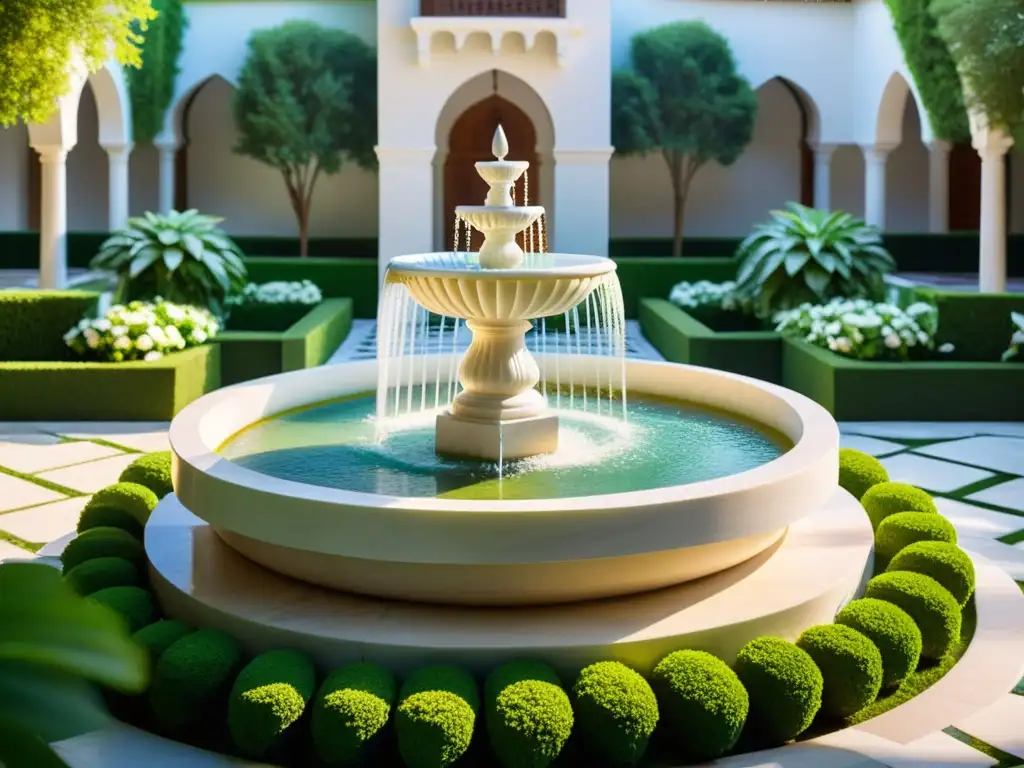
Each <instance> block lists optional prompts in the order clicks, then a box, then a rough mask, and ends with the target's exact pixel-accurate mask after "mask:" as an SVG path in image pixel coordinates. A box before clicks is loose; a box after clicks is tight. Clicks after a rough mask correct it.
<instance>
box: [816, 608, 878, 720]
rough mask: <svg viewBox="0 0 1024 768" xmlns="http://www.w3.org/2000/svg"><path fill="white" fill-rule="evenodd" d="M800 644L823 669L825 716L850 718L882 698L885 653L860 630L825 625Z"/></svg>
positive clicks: (823, 708)
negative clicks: (880, 694)
mask: <svg viewBox="0 0 1024 768" xmlns="http://www.w3.org/2000/svg"><path fill="white" fill-rule="evenodd" d="M796 644H797V647H798V648H802V649H803V650H805V651H807V654H808V655H809V656H810V657H811V658H812V659H814V663H815V664H817V665H818V669H819V670H821V677H822V680H823V681H824V683H825V687H824V689H823V691H822V694H821V711H822V713H823V714H825V715H827V716H829V717H833V718H844V717H849V716H850V715H854V714H856V713H858V712H860V711H861V710H862V709H864V707H866V706H867V705H868V704H870V703H871V702H873V701H874V700H875V699H876V698H878V692H879V691H880V690H881V689H882V654H881V652H880V651H879V650H878V648H877V647H876V646H875V644H874V643H873V642H872V641H871V640H870V639H869V638H867V637H865V636H864V635H862V634H861V633H860V632H858V631H857V630H855V629H853V628H852V627H848V626H846V625H844V624H823V625H821V626H817V627H811V628H810V629H807V630H805V631H804V633H803V634H802V635H800V638H799V639H798V640H797V641H796Z"/></svg>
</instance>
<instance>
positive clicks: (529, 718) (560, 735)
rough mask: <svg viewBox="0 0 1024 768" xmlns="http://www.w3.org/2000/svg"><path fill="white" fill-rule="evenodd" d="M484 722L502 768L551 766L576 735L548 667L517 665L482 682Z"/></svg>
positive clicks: (528, 663)
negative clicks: (572, 735) (573, 734)
mask: <svg viewBox="0 0 1024 768" xmlns="http://www.w3.org/2000/svg"><path fill="white" fill-rule="evenodd" d="M484 720H485V722H486V724H487V736H488V738H489V741H490V744H491V749H492V750H493V752H494V755H495V757H497V758H498V762H499V763H501V765H502V766H504V768H547V766H549V765H551V764H552V763H553V762H554V761H555V760H557V759H558V756H559V755H560V754H561V753H562V749H563V748H564V747H565V745H566V742H568V741H569V736H570V735H571V734H572V727H573V723H574V715H573V711H572V703H571V702H570V701H569V697H568V695H566V693H565V690H564V689H563V688H562V681H561V680H559V678H558V675H557V674H556V673H555V671H554V670H553V669H551V667H549V666H548V665H547V664H542V663H540V662H535V661H513V662H509V663H508V664H505V665H503V666H501V667H498V668H497V669H496V670H494V671H493V672H492V673H491V674H490V675H488V677H487V680H486V682H485V683H484Z"/></svg>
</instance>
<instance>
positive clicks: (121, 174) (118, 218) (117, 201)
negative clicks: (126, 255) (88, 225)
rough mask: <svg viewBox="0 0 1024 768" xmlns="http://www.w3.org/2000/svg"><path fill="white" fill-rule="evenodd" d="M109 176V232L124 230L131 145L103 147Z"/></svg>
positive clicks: (126, 220)
mask: <svg viewBox="0 0 1024 768" xmlns="http://www.w3.org/2000/svg"><path fill="white" fill-rule="evenodd" d="M103 149H105V150H106V152H107V163H108V169H109V174H110V197H109V203H108V207H109V213H108V215H109V224H108V227H109V229H110V231H111V232H116V231H117V230H119V229H122V228H124V226H125V225H126V224H127V223H128V160H129V158H130V157H131V154H132V145H131V144H118V145H113V146H108V147H104V148H103Z"/></svg>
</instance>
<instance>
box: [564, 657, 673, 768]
mask: <svg viewBox="0 0 1024 768" xmlns="http://www.w3.org/2000/svg"><path fill="white" fill-rule="evenodd" d="M572 698H573V704H574V709H575V711H576V723H577V729H578V733H579V735H580V738H581V740H582V743H583V746H584V747H586V749H587V750H588V751H589V752H591V753H592V754H594V755H599V756H600V757H601V758H602V759H603V761H604V762H605V763H607V764H608V765H614V766H631V765H636V764H637V763H638V762H639V761H640V758H641V757H643V755H644V752H646V751H647V744H648V742H649V741H650V738H651V734H653V733H654V729H655V727H656V726H657V725H658V700H657V698H656V697H655V695H654V691H653V690H652V689H651V686H650V685H649V684H648V682H647V681H646V680H644V678H643V677H641V676H640V674H639V673H638V672H636V671H635V670H632V669H630V668H629V667H627V666H626V665H625V664H621V663H620V662H617V661H600V662H598V663H597V664H591V665H590V666H589V667H586V668H585V669H583V671H582V672H580V675H579V677H578V678H577V679H576V684H575V685H574V686H573V690H572Z"/></svg>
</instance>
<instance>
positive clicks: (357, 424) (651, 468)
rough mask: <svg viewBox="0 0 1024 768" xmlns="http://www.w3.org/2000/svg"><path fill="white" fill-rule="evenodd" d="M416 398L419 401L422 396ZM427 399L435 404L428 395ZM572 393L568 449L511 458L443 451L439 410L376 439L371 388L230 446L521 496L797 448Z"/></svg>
mask: <svg viewBox="0 0 1024 768" xmlns="http://www.w3.org/2000/svg"><path fill="white" fill-rule="evenodd" d="M417 399H418V398H417V397H416V396H414V398H413V402H416V401H417ZM426 400H427V402H433V395H432V394H428V396H427V398H426ZM568 401H569V398H568V397H565V396H563V398H562V403H563V408H561V409H559V410H558V411H557V413H558V414H559V417H560V432H559V450H558V452H557V453H554V454H551V455H548V456H538V457H533V458H530V459H524V460H520V461H514V462H505V463H504V464H503V466H502V467H501V468H500V473H499V467H498V465H497V463H496V462H494V463H491V462H481V461H474V460H453V459H449V458H443V457H440V456H437V455H436V454H435V453H434V419H435V417H436V415H437V412H436V411H430V412H425V413H422V414H416V415H414V416H412V417H410V418H409V421H408V424H407V425H406V426H404V427H403V428H402V429H400V430H395V431H392V432H390V433H389V434H388V435H387V436H386V437H385V438H384V439H383V440H382V441H381V442H380V443H378V442H377V441H376V430H375V426H374V421H373V417H374V414H375V411H376V398H375V396H374V395H372V394H369V393H368V394H366V395H361V396H357V397H353V398H347V399H344V400H338V401H334V402H329V403H322V404H318V405H313V406H310V407H308V408H305V409H302V410H297V411H292V412H289V413H287V414H283V415H281V416H278V417H274V418H272V419H268V420H266V421H263V422H259V423H258V424H255V425H253V426H252V427H250V428H249V429H247V430H245V431H243V432H241V433H239V434H238V435H236V436H234V437H233V438H231V439H230V440H229V441H228V442H227V443H226V444H225V445H224V446H223V447H222V448H221V453H222V454H223V455H224V456H225V457H227V458H228V459H230V460H231V461H233V462H235V463H237V464H239V465H241V466H243V467H246V468H248V469H251V470H253V471H255V472H260V473H262V474H265V475H270V476H273V477H277V478H281V479H284V480H292V481H295V482H300V483H307V484H310V485H319V486H324V487H326V488H337V489H343V490H348V491H357V492H362V493H375V494H382V495H387V496H412V497H421V498H431V497H440V498H451V499H477V500H501V499H504V500H511V499H543V498H572V497H576V496H594V495H602V494H609V493H623V492H628V491H645V490H651V489H655V488H664V487H668V486H674V485H684V484H686V483H696V482H700V481H702V480H711V479H713V478H716V477H724V476H726V475H731V474H736V473H738V472H744V471H746V470H749V469H753V468H755V467H758V466H760V465H762V464H766V463H767V462H769V461H772V460H773V459H775V458H777V457H779V456H781V455H782V454H783V453H784V452H785V451H786V450H788V448H789V447H790V446H789V445H788V444H787V443H786V441H785V440H784V438H782V436H780V435H776V434H772V433H770V432H769V431H768V430H766V429H764V428H762V427H759V426H757V425H754V424H749V423H743V422H740V421H738V420H736V419H734V418H732V417H729V416H727V415H725V414H721V413H716V412H712V411H708V410H703V409H701V408H699V407H696V406H693V405H690V404H686V403H681V402H675V401H667V400H655V399H646V398H643V397H635V396H633V395H632V394H631V395H630V403H629V410H628V421H625V422H624V421H623V420H622V419H621V409H615V410H612V415H611V416H609V415H608V414H609V407H608V404H607V402H606V403H605V404H604V412H603V413H602V414H601V415H598V414H597V413H595V411H594V398H593V397H591V398H590V399H589V400H588V405H589V410H587V411H584V410H583V402H582V397H581V396H580V392H579V390H577V392H576V396H575V398H574V400H573V407H564V406H565V405H566V404H567V402H568Z"/></svg>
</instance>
